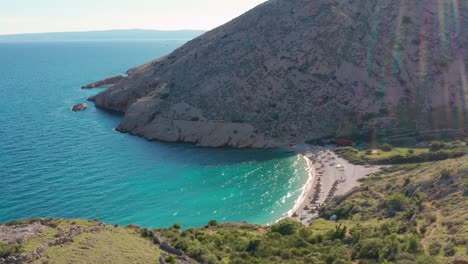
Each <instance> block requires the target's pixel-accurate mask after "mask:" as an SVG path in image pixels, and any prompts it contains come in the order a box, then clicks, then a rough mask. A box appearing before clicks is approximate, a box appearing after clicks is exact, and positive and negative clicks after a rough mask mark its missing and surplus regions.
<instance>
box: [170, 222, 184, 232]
mask: <svg viewBox="0 0 468 264" xmlns="http://www.w3.org/2000/svg"><path fill="white" fill-rule="evenodd" d="M172 228H174V229H177V230H180V229H181V228H182V225H181V224H179V223H175V224H174V225H172Z"/></svg>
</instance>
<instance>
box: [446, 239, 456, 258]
mask: <svg viewBox="0 0 468 264" xmlns="http://www.w3.org/2000/svg"><path fill="white" fill-rule="evenodd" d="M455 253H456V250H455V245H454V244H453V243H452V242H450V243H448V244H447V245H445V247H444V256H446V257H451V256H454V255H455Z"/></svg>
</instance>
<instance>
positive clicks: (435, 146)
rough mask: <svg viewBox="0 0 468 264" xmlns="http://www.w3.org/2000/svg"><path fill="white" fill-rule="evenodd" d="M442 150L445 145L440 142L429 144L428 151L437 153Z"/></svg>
mask: <svg viewBox="0 0 468 264" xmlns="http://www.w3.org/2000/svg"><path fill="white" fill-rule="evenodd" d="M443 148H445V143H444V142H441V141H432V142H431V144H429V150H430V151H439V150H441V149H443Z"/></svg>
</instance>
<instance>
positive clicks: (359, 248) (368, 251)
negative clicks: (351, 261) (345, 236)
mask: <svg viewBox="0 0 468 264" xmlns="http://www.w3.org/2000/svg"><path fill="white" fill-rule="evenodd" d="M383 246H384V245H383V243H382V239H380V238H366V239H362V240H361V241H359V243H357V244H356V245H355V246H354V248H353V255H355V256H354V257H356V258H363V259H378V258H379V252H380V249H382V248H383Z"/></svg>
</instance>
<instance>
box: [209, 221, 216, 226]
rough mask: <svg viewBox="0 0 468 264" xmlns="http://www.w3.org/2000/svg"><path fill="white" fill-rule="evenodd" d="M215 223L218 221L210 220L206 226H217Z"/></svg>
mask: <svg viewBox="0 0 468 264" xmlns="http://www.w3.org/2000/svg"><path fill="white" fill-rule="evenodd" d="M217 225H218V221H216V220H210V221H209V222H208V226H217Z"/></svg>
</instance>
